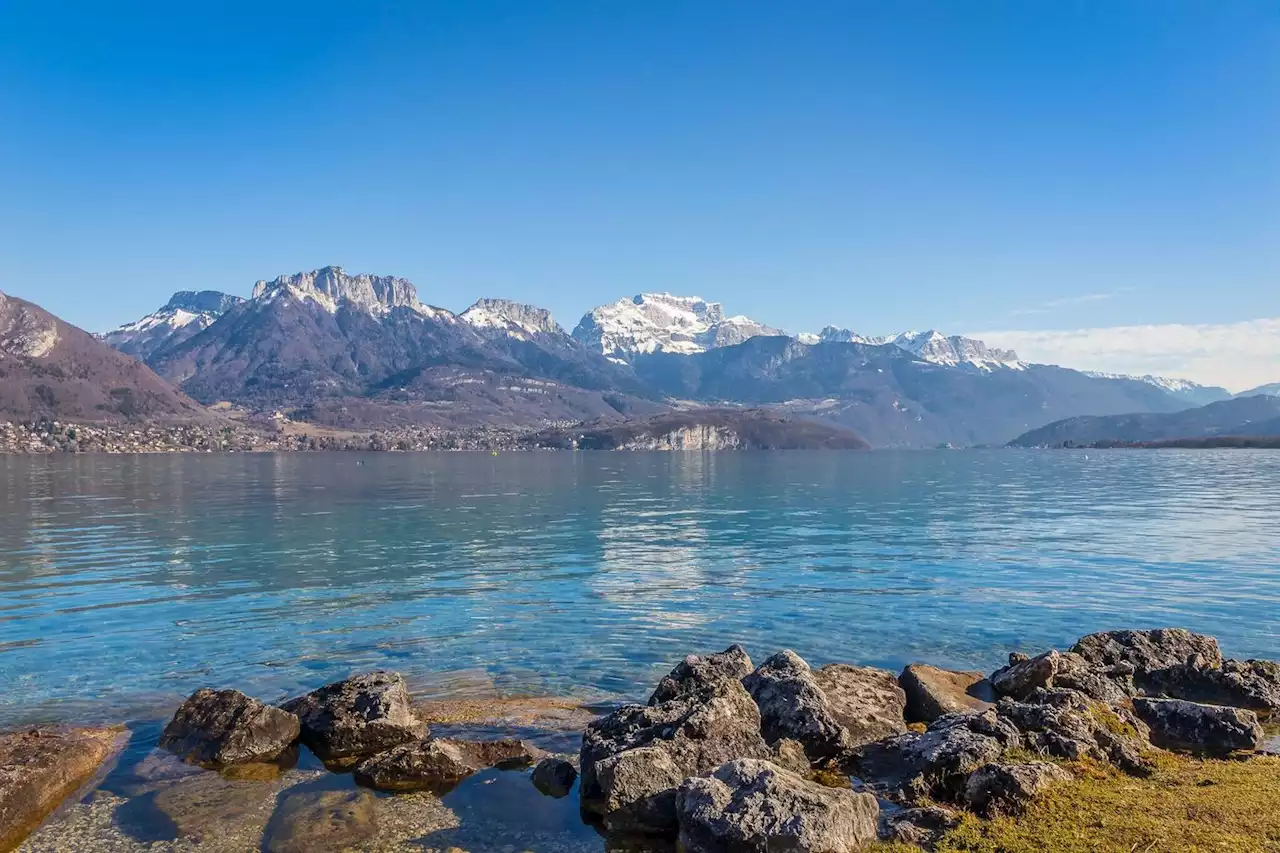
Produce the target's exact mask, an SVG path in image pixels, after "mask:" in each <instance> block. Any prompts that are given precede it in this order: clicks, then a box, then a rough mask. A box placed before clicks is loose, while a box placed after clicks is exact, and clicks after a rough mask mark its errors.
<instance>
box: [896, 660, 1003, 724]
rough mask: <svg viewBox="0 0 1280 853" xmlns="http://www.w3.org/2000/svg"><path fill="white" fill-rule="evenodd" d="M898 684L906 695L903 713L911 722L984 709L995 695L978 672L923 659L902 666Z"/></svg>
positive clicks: (921, 721)
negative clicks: (953, 668)
mask: <svg viewBox="0 0 1280 853" xmlns="http://www.w3.org/2000/svg"><path fill="white" fill-rule="evenodd" d="M898 684H899V686H901V687H902V690H903V692H904V694H905V695H906V699H907V704H906V713H905V716H906V718H907V721H908V722H913V723H932V722H933V721H934V720H936V719H938V718H939V717H944V716H946V715H947V714H962V713H976V712H980V711H985V710H987V709H989V708H994V707H995V703H996V698H997V697H996V694H995V691H993V690H992V689H991V685H990V683H989V682H988V681H987V680H986V677H985V676H984V675H983V674H982V673H981V672H954V671H952V670H949V669H939V668H938V667H936V666H929V665H928V664H923V663H913V664H911V665H910V666H908V667H907V668H906V669H904V670H902V674H901V675H900V676H898Z"/></svg>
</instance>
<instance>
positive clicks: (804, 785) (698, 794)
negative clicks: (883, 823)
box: [676, 759, 880, 853]
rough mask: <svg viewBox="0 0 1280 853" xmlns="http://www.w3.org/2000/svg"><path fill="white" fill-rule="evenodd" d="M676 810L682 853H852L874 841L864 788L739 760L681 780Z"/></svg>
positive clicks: (871, 800)
mask: <svg viewBox="0 0 1280 853" xmlns="http://www.w3.org/2000/svg"><path fill="white" fill-rule="evenodd" d="M676 811H677V813H678V815H679V821H680V849H681V850H682V851H684V853H773V851H782V850H797V851H800V850H803V851H808V853H852V851H857V850H861V849H863V848H864V847H866V846H868V845H870V844H871V843H872V842H874V841H875V838H876V824H877V821H878V818H879V813H880V808H879V806H878V805H877V803H876V799H875V797H874V796H872V795H871V794H863V793H854V792H853V791H850V790H844V789H838V788H827V787H824V786H822V785H819V784H817V783H815V782H809V781H807V780H806V779H804V778H803V777H801V776H799V775H797V774H795V773H791V772H789V771H787V770H783V769H782V768H780V767H777V766H775V765H773V764H770V763H769V762H767V761H758V760H753V759H739V760H737V761H731V762H729V763H728V764H725V765H723V766H721V767H719V768H717V769H716V770H715V772H713V773H712V774H710V775H709V776H703V777H698V778H694V779H689V780H688V781H687V782H685V783H684V784H683V785H681V786H680V792H679V795H678V797H677V803H676Z"/></svg>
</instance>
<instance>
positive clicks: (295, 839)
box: [263, 790, 377, 853]
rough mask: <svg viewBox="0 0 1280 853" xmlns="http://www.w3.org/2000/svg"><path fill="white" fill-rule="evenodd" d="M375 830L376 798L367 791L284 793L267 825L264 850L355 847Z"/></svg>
mask: <svg viewBox="0 0 1280 853" xmlns="http://www.w3.org/2000/svg"><path fill="white" fill-rule="evenodd" d="M376 833H377V801H376V798H375V797H374V795H373V794H371V793H369V792H368V791H359V790H356V791H297V792H294V793H288V792H286V793H285V795H284V796H283V797H282V798H281V801H280V804H279V806H278V807H277V809H276V813H275V815H273V816H272V818H271V823H270V825H269V826H268V827H267V837H266V841H265V842H264V844H263V850H265V851H267V853H316V851H321V850H335V851H336V850H344V849H347V848H351V847H358V846H359V845H360V844H362V843H363V842H366V841H368V840H369V839H371V838H372V837H373V836H374V835H375V834H376Z"/></svg>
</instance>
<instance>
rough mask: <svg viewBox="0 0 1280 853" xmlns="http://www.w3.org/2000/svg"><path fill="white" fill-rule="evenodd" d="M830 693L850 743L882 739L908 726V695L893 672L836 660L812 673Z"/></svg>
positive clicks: (830, 703)
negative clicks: (836, 661)
mask: <svg viewBox="0 0 1280 853" xmlns="http://www.w3.org/2000/svg"><path fill="white" fill-rule="evenodd" d="M813 678H814V681H816V682H817V684H818V687H819V688H820V689H821V690H822V692H823V695H825V696H826V697H827V705H828V707H829V708H830V709H831V713H832V715H833V716H834V717H835V720H836V722H837V723H839V724H840V725H841V726H843V727H844V730H845V732H846V733H847V734H848V738H847V743H848V745H849V746H861V745H862V744H864V743H871V742H872V741H876V740H880V739H881V738H886V737H890V736H892V735H896V734H902V733H903V732H905V731H906V730H907V721H906V719H905V717H904V713H905V710H906V704H907V695H906V693H904V692H903V690H902V688H901V687H900V686H899V685H898V679H897V677H896V676H895V675H894V674H893V673H892V672H887V671H885V670H883V669H873V668H872V667H868V666H849V665H847V664H842V663H833V664H829V665H827V666H824V667H822V668H821V669H819V670H817V671H816V672H814V674H813Z"/></svg>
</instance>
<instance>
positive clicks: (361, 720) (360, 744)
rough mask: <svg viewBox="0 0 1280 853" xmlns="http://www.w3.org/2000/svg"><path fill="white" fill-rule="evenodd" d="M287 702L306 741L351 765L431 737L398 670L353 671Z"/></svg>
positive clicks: (326, 755)
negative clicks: (344, 677)
mask: <svg viewBox="0 0 1280 853" xmlns="http://www.w3.org/2000/svg"><path fill="white" fill-rule="evenodd" d="M282 707H283V708H284V710H286V711H288V712H289V713H291V714H296V715H297V717H298V720H299V721H300V723H301V726H302V734H301V737H302V742H303V743H305V744H306V745H307V746H308V747H310V748H311V750H312V751H313V752H315V754H316V755H318V756H319V757H320V759H321V760H322V761H325V762H327V763H330V764H338V765H349V764H352V763H355V761H357V760H359V759H361V758H363V757H365V756H369V755H375V754H377V753H379V752H383V751H385V750H388V749H391V748H392V747H393V746H399V745H400V744H402V743H410V742H412V741H416V740H421V739H422V738H424V737H426V736H427V727H426V726H425V725H424V724H423V723H422V721H421V720H419V719H418V717H417V716H416V715H415V714H414V712H413V708H412V707H411V706H410V699H409V690H408V688H407V687H406V686H405V683H404V679H403V678H401V677H400V675H399V673H395V672H382V671H378V672H370V673H365V674H362V675H353V676H351V677H350V678H346V679H343V680H342V681H336V682H334V683H333V684H326V685H325V686H324V687H321V688H320V689H319V690H313V691H312V692H310V693H308V694H307V695H305V696H299V697H298V698H296V699H291V700H290V701H288V702H286V703H285V704H284V705H283V706H282Z"/></svg>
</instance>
